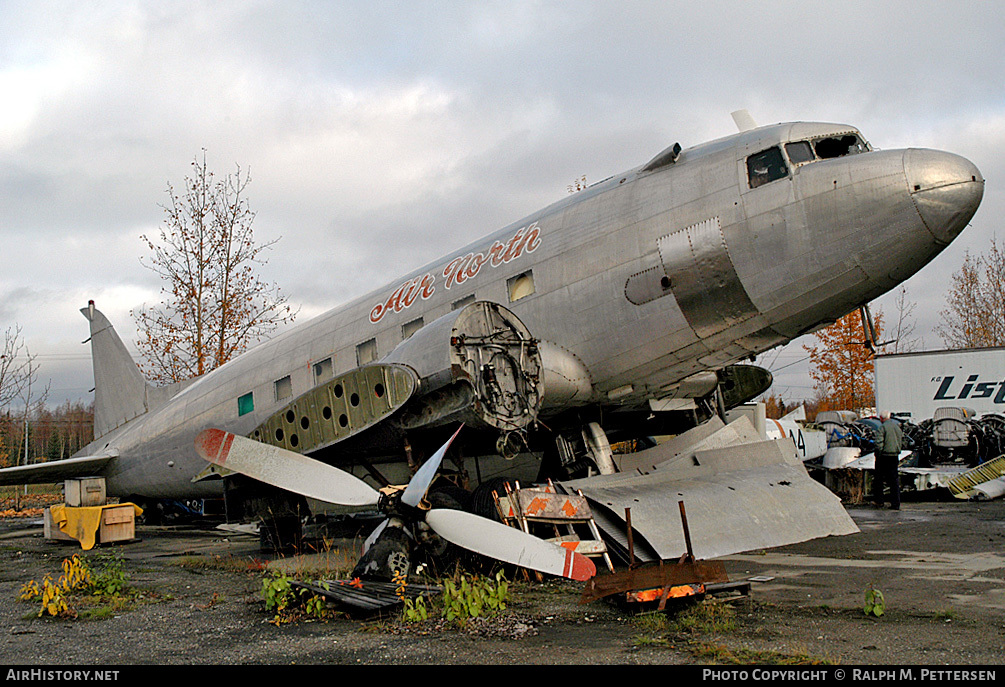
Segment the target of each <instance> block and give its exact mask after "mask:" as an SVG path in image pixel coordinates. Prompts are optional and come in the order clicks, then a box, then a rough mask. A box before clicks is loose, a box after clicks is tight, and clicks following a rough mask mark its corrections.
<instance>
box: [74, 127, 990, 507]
mask: <svg viewBox="0 0 1005 687" xmlns="http://www.w3.org/2000/svg"><path fill="white" fill-rule="evenodd" d="M849 133H851V134H857V132H856V131H855V129H853V128H851V127H847V126H842V125H830V124H814V123H794V124H780V125H776V126H771V127H763V128H760V129H755V130H752V131H747V132H744V133H741V134H738V135H734V136H730V137H728V138H724V139H721V140H718V141H713V142H711V143H707V144H704V145H700V146H696V147H694V148H691V149H688V150H685V151H683V153H681V155H680V156H679V158H678V159H677V160H676V161H675V162H673V163H671V164H665V165H662V166H658V167H656V168H655V169H651V170H650V171H645V169H644V168H639V169H636V170H632V171H630V172H627V173H624V174H620V175H616V176H614V177H611V178H610V179H607V180H605V181H603V182H601V183H599V184H595V185H594V186H591V187H589V188H588V189H586V190H584V191H581V192H579V193H576V194H574V195H571V196H570V197H568V198H567V199H564V200H563V201H561V202H558V203H555V204H553V205H551V206H549V207H547V208H545V209H544V210H541V211H540V212H538V213H536V214H533V215H530V216H528V217H527V218H525V219H523V220H521V221H520V222H517V223H515V224H513V225H511V226H509V227H506V228H504V229H502V230H500V231H498V232H496V233H494V234H492V235H490V236H487V237H486V238H483V239H480V240H478V241H476V242H474V243H472V244H470V245H469V246H466V247H465V248H462V249H460V250H458V251H455V252H454V253H452V254H450V255H448V256H447V257H445V258H442V259H440V260H437V261H435V262H433V263H431V264H429V265H427V266H425V267H423V268H421V269H419V270H417V271H415V272H413V273H412V274H410V275H407V276H404V277H402V278H401V279H399V280H397V281H395V282H393V283H391V284H389V285H387V286H384V287H381V288H379V289H377V290H375V291H373V292H371V293H370V294H368V295H366V296H364V297H362V298H359V299H357V300H355V301H353V302H351V303H349V304H346V305H343V306H340V307H338V308H335V309H334V310H331V311H329V312H328V313H326V314H324V315H322V316H320V317H318V318H316V319H314V320H313V321H311V322H308V323H305V324H302V325H299V326H297V327H296V328H294V329H292V330H290V331H288V332H286V333H284V334H283V335H281V336H278V337H276V338H275V339H273V340H271V341H268V342H266V343H263V344H261V345H259V346H257V347H256V348H254V349H252V350H251V351H249V352H247V353H245V354H244V355H242V356H240V357H238V358H236V359H235V360H233V361H231V362H229V363H227V364H226V365H224V366H223V367H221V368H219V369H217V370H214V371H213V372H211V373H209V374H207V375H205V376H204V377H203V378H201V379H199V380H197V381H196V382H195V383H193V384H191V385H189V386H188V387H187V388H185V389H184V391H182V392H180V393H178V394H176V395H175V396H174V397H173V398H171V399H170V400H169V401H167V402H166V403H164V404H163V405H161V406H160V407H159V408H156V409H152V410H151V411H150V412H147V413H145V414H142V415H140V416H139V417H136V418H135V419H132V420H130V421H128V422H126V423H125V424H122V425H121V426H120V427H117V428H116V429H114V430H112V431H110V432H109V433H107V434H106V435H105V436H103V437H101V438H100V439H98V440H96V441H95V442H94V443H93V444H92V445H91V446H89V447H88V448H87V449H85V451H84V452H82V453H84V454H86V455H90V454H93V453H94V452H95V451H98V450H101V451H107V452H111V453H114V454H116V455H117V458H116V459H114V460H113V461H111V462H110V463H109V465H108V466H107V468H106V470H105V473H104V475H105V477H106V478H107V480H108V491H109V493H112V494H121V495H142V496H147V497H183V496H197V495H210V494H214V493H219V489H220V486H219V485H220V483H219V482H208V483H206V482H204V483H198V484H197V483H193V482H192V481H191V480H192V478H193V476H194V475H196V474H197V473H199V472H200V471H202V470H203V469H204V468H205V467H206V464H205V462H204V461H202V460H201V459H200V458H199V457H198V456H197V455H196V453H195V451H194V449H193V438H194V436H195V435H196V434H197V433H198V432H199V431H201V430H202V429H205V428H207V427H218V428H222V429H226V430H228V431H231V432H234V433H236V434H248V433H249V432H251V431H252V430H253V429H254V428H255V427H257V426H258V425H259V424H261V423H262V422H263V421H264V420H265V419H267V418H268V417H269V416H270V415H272V414H273V413H275V412H276V411H277V410H278V409H279V408H280V407H281V406H282V405H283V404H284V403H285V402H286V401H285V400H282V399H280V400H277V399H276V381H277V380H280V379H282V378H284V377H286V376H287V375H288V376H289V377H290V383H291V384H292V393H293V395H294V396H296V395H298V394H300V393H302V392H304V391H306V390H308V389H309V388H311V387H312V386H314V385H315V384H316V382H317V380H316V377H315V371H314V368H313V366H314V365H315V364H316V363H318V362H319V361H322V360H325V359H328V358H331V359H332V367H333V372H334V374H339V373H341V372H345V371H348V370H351V369H353V368H355V367H357V366H358V364H359V363H360V361H359V360H358V351H357V347H358V346H360V344H364V343H365V342H368V341H369V340H371V339H373V340H374V343H375V346H376V359H378V360H379V359H381V358H383V357H384V356H386V355H388V354H389V353H390V352H391V351H392V350H393V349H394V348H395V347H396V346H398V344H399V343H401V342H402V340H403V338H405V335H406V333H407V328H406V332H403V325H405V324H407V323H415V322H416V321H417V320H418V319H419V318H422V322H423V323H425V324H428V323H430V322H432V321H434V320H435V319H436V318H438V317H440V316H442V315H445V314H447V313H449V312H451V309H452V307H453V306H454V304H455V303H456V302H457V301H459V300H462V299H465V298H466V297H469V296H474V297H475V298H477V299H478V300H487V301H494V302H498V303H501V304H503V305H505V306H506V307H507V308H509V309H510V310H512V311H513V312H514V313H515V314H516V315H517V316H518V317H519V318H520V319H521V320H522V321H523V322H524V323H525V324H526V325H527V327H528V328H529V330H530V332H531V333H532V334H533V336H534V337H535V338H536V339H538V340H540V341H542V342H543V343H542V355H543V357H544V365H545V368H546V375H545V384H544V392H545V395H544V405H543V410H542V415H543V416H545V417H547V416H548V414H549V413H550V414H554V413H557V412H559V411H561V410H563V409H566V408H569V407H574V406H585V405H598V404H599V405H619V406H632V405H642V404H645V403H646V402H647V401H648V400H649V399H660V398H666V397H670V396H673V395H674V394H675V393H676V391H677V389H678V386H679V385H680V382H681V381H682V380H684V379H686V378H688V377H689V376H691V375H693V374H695V373H699V372H702V371H706V370H714V369H718V368H721V367H723V366H725V365H728V364H731V363H734V362H737V361H739V360H742V359H744V358H748V357H751V356H753V355H756V354H758V353H761V352H763V351H765V350H767V349H769V348H772V347H774V346H777V345H779V344H782V343H785V342H788V341H790V340H791V339H793V338H795V337H797V336H800V335H801V334H804V333H806V332H807V331H810V330H812V329H814V328H817V327H819V326H821V325H824V324H827V323H829V322H832V321H834V320H835V319H837V318H838V317H840V316H842V315H844V314H846V313H848V312H850V311H851V310H853V309H855V308H856V307H858V306H859V305H861V304H863V303H867V302H869V301H870V300H872V299H875V298H876V297H878V296H880V295H882V294H883V293H886V292H887V291H889V290H890V289H892V288H894V287H895V286H896V285H898V284H899V283H900V282H902V281H904V280H905V279H907V278H908V277H909V276H910V275H912V274H914V273H915V272H916V271H917V270H919V269H920V268H921V267H923V266H924V265H925V264H927V263H928V262H929V261H930V260H932V258H934V257H935V255H937V254H938V253H939V252H940V251H941V250H942V249H943V248H945V247H946V245H948V243H949V242H950V241H951V240H952V239H953V238H955V236H956V235H957V234H958V233H959V232H960V231H962V229H963V228H964V226H965V225H966V223H967V222H968V221H969V219H970V217H972V215H973V213H974V212H975V211H976V209H977V206H978V205H979V203H980V200H981V197H982V194H983V179H982V178H981V176H980V173H979V172H978V170H977V169H976V168H975V167H974V166H973V165H972V164H971V163H969V162H968V161H967V160H965V159H963V158H961V157H958V156H956V155H952V154H949V153H943V152H937V151H931V150H922V149H902V150H889V151H872V150H869V151H867V152H860V153H858V154H848V155H844V156H840V157H836V158H833V159H815V160H812V161H808V162H805V163H802V164H799V163H796V162H795V161H794V160H793V159H791V158H790V157H789V156H788V154H786V157H784V158H783V162H784V165H785V166H784V170H782V171H783V172H784V175H783V176H781V177H779V178H776V179H773V180H771V181H770V183H763V184H762V185H759V186H756V187H752V186H753V183H752V182H751V175H752V174H753V171H752V167H751V162H750V156H752V155H754V154H757V153H759V152H760V151H764V150H767V149H771V148H774V147H777V148H778V149H779V150H780V151H784V150H786V149H785V144H786V143H790V142H793V141H813V140H816V139H819V138H820V137H828V136H840V135H844V134H849ZM525 274H526V275H528V276H529V279H530V281H529V282H527V281H526V280H524V282H523V283H522V285H516V284H515V281H516V278H518V277H519V276H520V275H525ZM514 289H518V290H517V291H514ZM521 289H522V290H521ZM514 294H515V295H522V294H525V295H523V297H521V298H519V299H518V300H511V296H512V295H514ZM413 326H414V325H413ZM249 393H251V394H252V395H253V396H252V397H253V405H254V410H253V411H251V412H247V413H246V414H244V415H239V407H238V399H239V398H240V397H242V396H246V395H247V394H249Z"/></svg>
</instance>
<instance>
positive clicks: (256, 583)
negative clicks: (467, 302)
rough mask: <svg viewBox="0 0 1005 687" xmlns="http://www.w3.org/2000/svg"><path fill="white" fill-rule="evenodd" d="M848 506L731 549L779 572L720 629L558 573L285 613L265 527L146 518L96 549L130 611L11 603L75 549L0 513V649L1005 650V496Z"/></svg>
mask: <svg viewBox="0 0 1005 687" xmlns="http://www.w3.org/2000/svg"><path fill="white" fill-rule="evenodd" d="M849 512H850V513H851V514H852V516H853V518H854V519H855V520H856V522H857V523H858V525H859V527H860V528H861V530H862V531H861V532H860V533H859V534H855V535H851V536H847V537H832V538H828V539H821V540H816V541H811V542H805V543H802V544H797V545H793V546H789V547H783V548H779V549H772V550H770V551H760V552H753V553H750V554H744V555H738V556H731V557H728V558H726V559H724V561H725V564H726V568H727V570H728V571H729V574H730V578H731V579H732V580H734V581H738V580H744V579H747V578H750V577H755V576H760V577H762V578H770V579H768V580H767V581H763V582H753V583H752V589H751V595H750V597H749V598H746V599H742V600H736V601H732V602H729V603H728V604H726V605H728V607H729V608H730V609H732V611H730V612H729V613H730V615H731V616H732V620H733V623H732V624H731V625H729V626H726V627H718V628H716V627H709V626H707V624H706V625H701V624H700V623H699V624H698V625H697V626H693V627H692V626H686V624H685V623H683V622H682V621H681V617H677V616H673V615H670V616H667V615H663V614H661V615H650V616H646V617H643V618H638V617H634V614H633V613H631V612H629V611H626V610H624V609H621V608H618V607H616V606H614V605H612V604H609V603H606V602H595V603H591V604H587V605H579V604H578V603H577V602H578V597H579V593H580V591H581V589H582V587H581V585H580V584H578V583H569V582H564V581H556V580H551V581H548V582H545V583H525V582H519V583H515V584H514V585H513V589H512V592H513V594H512V603H511V604H510V607H509V608H508V609H507V611H506V612H505V613H504V614H503V615H502V616H500V617H497V618H494V619H490V620H484V621H477V622H471V623H469V624H468V626H467V627H466V628H464V629H463V630H462V629H458V628H456V627H454V626H453V625H449V624H447V623H444V622H443V621H435V620H430V621H426V622H425V623H418V624H406V623H402V622H398V621H396V620H395V619H388V620H383V621H378V620H359V619H350V618H347V617H344V616H341V615H339V616H337V617H333V618H331V619H328V620H326V621H307V620H299V621H296V622H290V623H285V624H280V625H278V626H277V625H275V624H272V623H270V620H272V618H273V617H274V616H273V615H272V614H270V613H267V612H266V611H265V607H264V603H263V600H262V597H261V596H260V593H259V591H260V588H261V584H262V577H263V573H262V572H261V570H260V568H261V561H263V558H262V555H261V554H259V553H258V550H257V540H256V539H251V538H248V537H241V536H237V535H225V534H222V533H220V532H218V531H203V530H196V529H184V528H140V529H139V530H138V532H137V534H138V537H139V540H138V541H135V542H132V543H129V544H125V545H118V546H114V547H102V548H101V553H104V554H108V553H112V552H114V553H116V554H118V555H120V556H121V557H122V559H123V569H124V572H125V573H126V575H127V576H128V580H129V583H130V584H131V585H132V586H133V587H135V588H137V589H140V590H142V593H143V598H142V599H140V600H139V601H138V603H136V604H135V605H134V606H133V607H132V608H129V609H123V610H116V611H113V612H111V613H109V614H108V615H107V617H106V618H105V619H103V620H95V619H85V618H83V617H79V618H77V619H72V620H70V619H54V618H38V617H37V612H38V608H39V606H38V604H37V603H26V602H21V601H19V600H18V598H17V597H18V594H19V590H20V588H21V585H22V584H23V583H24V582H26V581H28V580H31V579H34V580H36V581H38V582H41V580H42V578H43V576H44V575H46V574H49V575H51V576H52V577H53V578H54V579H55V578H57V577H58V576H59V575H60V574H61V572H62V570H61V568H60V564H61V562H62V560H63V559H64V558H66V557H68V556H71V555H72V554H73V553H75V552H76V551H77V549H76V547H75V545H72V544H65V543H55V542H50V541H45V540H44V539H43V538H42V532H41V527H40V526H30V525H29V524H28V523H26V522H25V521H24V520H23V519H22V520H16V519H10V518H7V519H2V520H0V561H2V563H0V655H2V656H3V660H4V663H6V664H9V665H32V666H41V665H102V666H108V665H117V664H133V665H135V664H224V665H232V664H248V663H252V664H254V663H259V664H318V663H337V664H381V665H392V664H411V665H416V664H495V665H513V664H518V665H519V664H648V663H668V664H673V663H678V664H682V663H688V664H692V663H729V662H739V663H768V662H802V663H813V662H830V663H841V664H853V665H859V664H870V665H882V664H910V665H937V664H954V665H990V664H999V663H1001V662H1002V659H1003V657H1005V501H996V502H990V503H906V504H904V507H903V510H901V511H899V512H894V511H888V510H885V511H880V510H876V509H873V508H865V507H857V508H851V509H850V510H849ZM93 554H94V552H91V553H90V554H88V555H93ZM340 556H342V554H341V553H340V552H339V551H338V550H337V549H333V550H330V551H329V552H327V554H326V555H325V556H324V557H323V559H324V560H322V561H321V562H320V563H319V562H318V560H317V558H307V559H302V558H293V559H285V560H281V561H278V564H282V565H285V566H287V568H288V569H291V570H292V571H293V572H295V573H297V572H299V573H307V572H310V570H311V568H312V567H316V566H318V565H322V564H323V565H326V566H329V567H330V566H333V565H337V564H340V563H341V561H340V560H336V559H339V557H340ZM870 586H875V587H876V588H877V589H880V590H881V591H882V592H883V593H884V595H885V600H886V612H885V614H884V615H883V616H882V617H879V618H876V617H872V618H870V617H866V615H865V614H864V613H863V610H862V606H863V600H864V592H865V590H866V589H867V588H868V587H870ZM722 606H723V604H721V603H720V604H719V605H718V606H716V607H715V608H719V609H721V608H722ZM80 607H81V608H84V607H85V605H80ZM78 610H79V609H78ZM699 615H700V614H699ZM675 619H676V620H677V621H678V622H676V623H675V622H672V621H674V620H675Z"/></svg>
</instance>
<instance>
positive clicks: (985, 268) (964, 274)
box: [935, 239, 1005, 348]
mask: <svg viewBox="0 0 1005 687" xmlns="http://www.w3.org/2000/svg"><path fill="white" fill-rule="evenodd" d="M940 314H941V316H942V322H941V323H940V324H939V325H938V326H937V327H936V328H935V331H936V332H937V333H938V334H939V336H941V337H942V340H943V341H944V342H945V344H946V346H947V347H948V348H983V347H986V346H1005V250H1003V249H1002V248H999V247H998V244H997V242H996V241H995V239H991V250H990V251H988V253H987V255H984V254H981V255H977V256H974V255H971V253H970V252H969V251H967V253H966V256H965V257H964V259H963V266H962V267H961V268H960V269H959V271H957V272H954V273H953V279H952V285H951V286H950V288H949V293H947V294H946V308H945V310H943V311H942V312H941V313H940Z"/></svg>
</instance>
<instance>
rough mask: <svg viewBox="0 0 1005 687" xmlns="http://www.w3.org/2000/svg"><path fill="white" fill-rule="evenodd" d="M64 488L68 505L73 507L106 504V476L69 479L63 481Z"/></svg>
mask: <svg viewBox="0 0 1005 687" xmlns="http://www.w3.org/2000/svg"><path fill="white" fill-rule="evenodd" d="M63 490H64V492H65V494H66V505H68V506H70V507H72V508H78V507H81V506H84V507H87V506H103V505H105V478H104V477H84V478H83V479H68V480H66V481H65V482H64V483H63Z"/></svg>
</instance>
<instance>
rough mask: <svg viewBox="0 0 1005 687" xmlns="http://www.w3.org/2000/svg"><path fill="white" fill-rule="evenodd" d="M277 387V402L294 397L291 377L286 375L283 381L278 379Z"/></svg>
mask: <svg viewBox="0 0 1005 687" xmlns="http://www.w3.org/2000/svg"><path fill="white" fill-rule="evenodd" d="M275 386H276V400H277V401H282V400H283V399H287V398H291V397H292V396H293V380H291V379H290V376H289V375H286V376H285V377H283V378H282V379H277V380H276V384H275Z"/></svg>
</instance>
